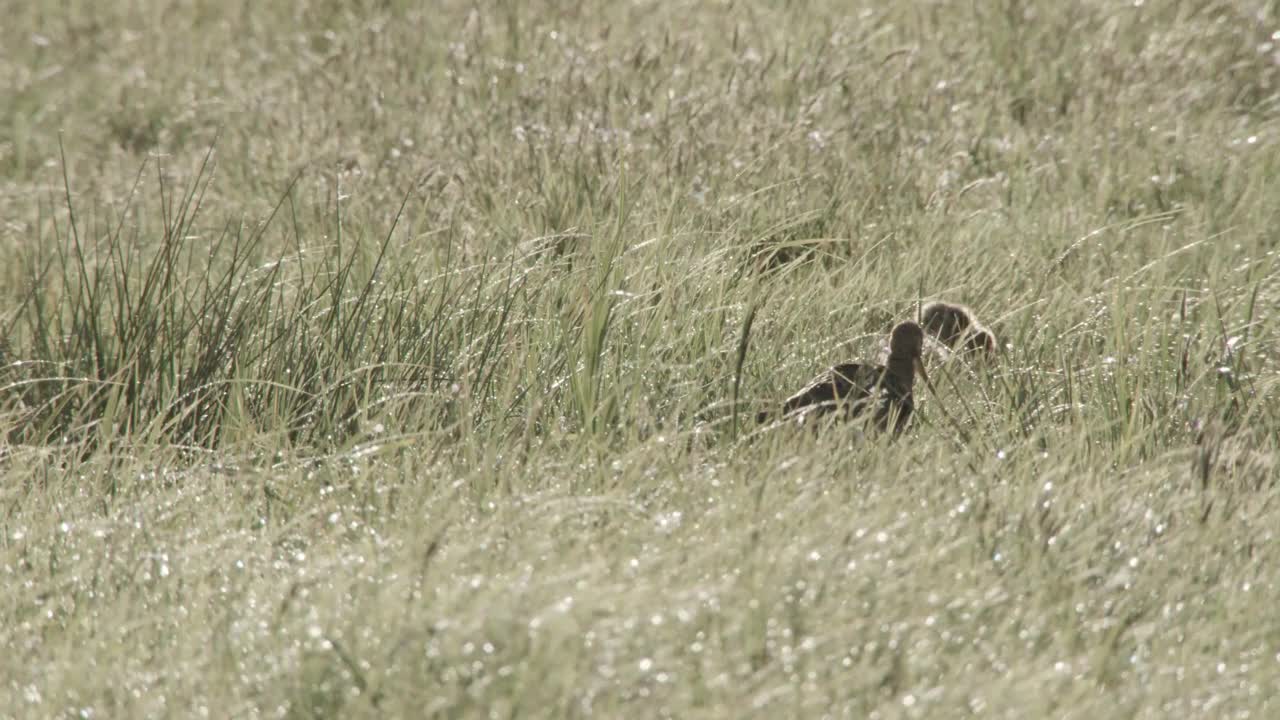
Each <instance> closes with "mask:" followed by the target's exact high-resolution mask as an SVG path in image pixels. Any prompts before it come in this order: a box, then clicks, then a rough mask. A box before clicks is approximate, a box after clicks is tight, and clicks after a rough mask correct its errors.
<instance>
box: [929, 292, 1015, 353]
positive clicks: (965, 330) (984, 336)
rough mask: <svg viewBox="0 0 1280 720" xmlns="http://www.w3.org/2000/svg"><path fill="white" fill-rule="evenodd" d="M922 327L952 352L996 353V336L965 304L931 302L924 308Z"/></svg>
mask: <svg viewBox="0 0 1280 720" xmlns="http://www.w3.org/2000/svg"><path fill="white" fill-rule="evenodd" d="M920 324H921V325H922V326H923V328H924V330H925V332H927V333H929V334H930V335H933V336H934V337H936V338H938V340H939V341H941V342H942V344H944V345H946V346H947V347H948V348H950V349H952V350H959V351H960V352H963V353H974V354H977V355H979V356H987V357H991V356H994V355H995V354H996V347H997V346H996V336H995V333H993V332H991V330H989V329H988V328H987V327H986V326H984V325H983V324H982V323H980V322H978V319H977V318H976V317H974V314H973V311H972V310H970V309H969V308H967V307H965V306H963V305H957V304H955V303H949V302H942V301H935V302H931V303H929V304H927V305H925V306H924V307H923V308H921V309H920ZM957 345H959V346H960V347H958V348H957Z"/></svg>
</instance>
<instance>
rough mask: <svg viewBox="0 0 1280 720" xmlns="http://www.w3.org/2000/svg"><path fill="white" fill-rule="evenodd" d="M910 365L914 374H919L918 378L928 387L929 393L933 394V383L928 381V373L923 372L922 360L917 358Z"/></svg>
mask: <svg viewBox="0 0 1280 720" xmlns="http://www.w3.org/2000/svg"><path fill="white" fill-rule="evenodd" d="M911 363H912V364H913V365H914V366H915V368H916V372H918V373H920V377H922V378H924V383H925V385H928V386H929V391H930V392H933V383H932V382H931V381H930V380H929V373H927V372H925V369H924V360H923V359H921V358H919V357H917V358H914V359H913V360H912V361H911Z"/></svg>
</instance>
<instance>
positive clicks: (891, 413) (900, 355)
mask: <svg viewBox="0 0 1280 720" xmlns="http://www.w3.org/2000/svg"><path fill="white" fill-rule="evenodd" d="M923 347H924V331H923V330H921V329H920V326H919V325H917V324H916V323H914V322H911V321H910V320H908V321H906V322H901V323H898V324H897V325H895V326H894V328H893V332H892V333H891V334H890V336H889V357H888V360H887V361H886V362H885V364H884V365H870V364H864V363H842V364H840V365H836V366H835V367H833V368H831V369H830V370H827V371H826V372H824V373H822V374H821V375H819V376H818V377H816V378H814V379H813V381H812V382H810V383H809V384H808V385H807V386H805V388H804V389H803V390H801V391H800V392H798V393H796V394H795V395H792V396H791V397H789V398H787V399H786V400H785V401H784V402H783V403H782V415H783V416H784V417H796V416H805V417H808V416H810V415H813V416H815V417H820V416H822V415H825V414H827V413H829V412H833V411H837V410H838V411H842V412H843V419H845V420H850V419H853V418H855V417H858V416H859V415H862V414H863V412H864V411H866V409H867V408H868V407H869V406H870V407H871V408H872V412H873V414H872V416H871V420H872V423H873V424H874V425H875V427H876V429H878V430H886V429H889V428H890V427H892V430H893V432H894V433H898V432H901V431H902V430H903V428H905V427H906V426H907V422H908V421H909V420H910V419H911V412H912V410H914V409H915V401H914V400H913V399H912V396H911V388H912V385H913V384H914V382H915V373H916V372H919V373H920V375H921V376H923V377H924V378H925V380H926V381H927V380H928V379H929V376H928V375H927V374H925V370H924V364H923V363H922V362H921V361H920V355H921V352H922V349H923ZM770 415H771V413H769V412H762V413H760V414H759V415H758V416H757V420H759V421H760V422H764V421H765V420H768V419H769V417H770Z"/></svg>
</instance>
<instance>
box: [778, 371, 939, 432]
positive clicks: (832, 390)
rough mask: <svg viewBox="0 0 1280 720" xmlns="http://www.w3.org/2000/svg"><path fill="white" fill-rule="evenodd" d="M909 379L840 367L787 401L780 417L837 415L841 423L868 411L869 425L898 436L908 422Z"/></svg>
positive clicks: (911, 402)
mask: <svg viewBox="0 0 1280 720" xmlns="http://www.w3.org/2000/svg"><path fill="white" fill-rule="evenodd" d="M911 385H912V383H911V375H910V373H907V374H906V376H905V380H904V379H903V377H902V373H894V372H890V371H889V370H888V369H887V368H885V367H882V366H879V365H867V364H862V363H842V364H840V365H836V366H835V367H833V368H831V369H830V370H828V371H826V372H824V373H822V374H821V375H819V376H818V377H816V378H814V379H813V381H812V382H811V383H809V385H807V386H806V387H805V388H804V389H803V390H801V391H800V392H798V393H796V394H795V395H792V396H791V397H789V398H787V399H786V401H784V402H783V404H782V414H783V415H784V416H787V417H794V416H796V415H799V414H804V415H806V416H822V415H825V414H827V413H830V412H840V413H841V414H842V415H843V419H845V420H851V419H854V418H857V417H859V416H861V415H863V413H865V412H866V411H867V408H868V407H870V408H871V411H872V415H871V422H872V423H873V424H874V425H875V427H876V428H877V429H879V430H886V429H890V422H892V423H893V425H892V428H891V429H892V430H893V431H894V432H895V433H897V432H901V431H902V430H903V428H905V427H906V426H907V422H908V421H909V420H910V419H911V413H912V411H913V410H914V409H915V401H914V400H913V399H912V397H911Z"/></svg>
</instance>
